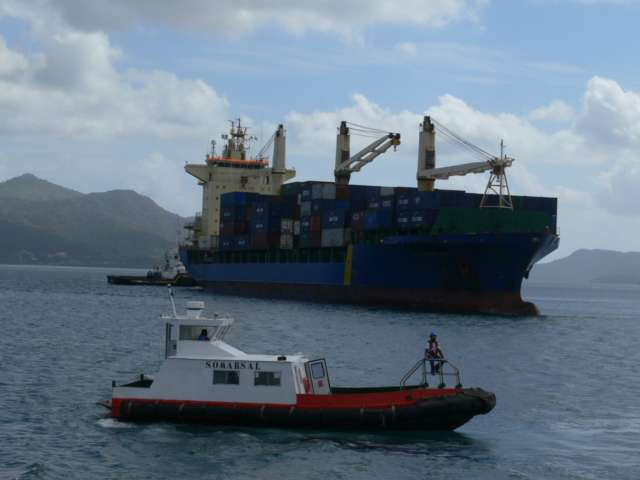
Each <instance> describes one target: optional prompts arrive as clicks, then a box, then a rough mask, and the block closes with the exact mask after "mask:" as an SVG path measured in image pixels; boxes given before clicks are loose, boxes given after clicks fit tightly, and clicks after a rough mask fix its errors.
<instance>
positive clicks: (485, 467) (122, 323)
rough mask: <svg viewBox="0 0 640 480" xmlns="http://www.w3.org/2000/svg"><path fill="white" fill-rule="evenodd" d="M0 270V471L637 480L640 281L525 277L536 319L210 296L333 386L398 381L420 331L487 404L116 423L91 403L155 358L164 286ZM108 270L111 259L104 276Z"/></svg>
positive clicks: (149, 369) (80, 273)
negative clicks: (468, 412) (314, 418)
mask: <svg viewBox="0 0 640 480" xmlns="http://www.w3.org/2000/svg"><path fill="white" fill-rule="evenodd" d="M107 273H113V271H110V272H108V271H106V270H100V269H88V268H60V267H57V268H54V267H14V266H0V312H1V313H0V322H1V323H0V325H1V327H2V328H1V330H0V360H1V365H0V478H3V479H4V478H17V479H49V478H51V479H57V478H60V479H73V478H83V479H108V478H114V479H116V478H126V479H147V478H153V479H160V478H170V479H189V478H194V479H244V478H255V479H264V478H277V479H278V480H284V479H289V478H292V479H293V478H295V479H300V478H304V479H322V480H327V479H334V478H337V479H340V478H344V479H367V480H372V479H395V478H398V479H404V478H407V479H434V478H447V479H454V478H474V479H479V478H489V479H492V480H495V479H500V478H514V479H526V478H531V479H538V478H549V479H572V478H575V479H585V478H586V479H598V480H601V479H602V478H621V479H623V478H628V479H636V478H640V400H639V396H640V395H639V394H640V382H639V375H638V371H639V370H638V369H639V365H640V353H639V351H640V348H639V347H638V341H639V340H640V321H639V320H640V319H639V318H638V317H639V313H640V287H639V286H611V285H582V286H559V285H525V288H524V296H525V297H526V298H527V299H529V300H532V301H534V302H535V303H536V304H537V305H538V306H539V307H540V309H541V311H542V313H543V315H542V316H539V317H535V318H509V317H493V316H475V315H439V314H426V313H415V312H395V311H391V310H384V309H377V308H362V307H352V306H335V305H320V304H313V303H302V302H290V301H280V300H264V299H246V298H238V297H233V296H219V295H214V294H211V293H208V292H203V291H197V290H193V289H176V302H177V305H178V308H181V307H182V306H183V304H184V302H185V301H186V300H192V299H194V300H204V301H205V302H206V310H207V312H208V313H212V312H218V313H225V314H230V315H232V316H233V317H234V318H235V321H236V323H235V324H234V327H233V328H232V329H231V331H230V333H229V334H228V336H227V340H228V341H229V343H231V344H232V345H234V346H237V347H238V348H240V349H242V350H245V351H247V352H251V353H271V354H280V353H285V354H286V353H296V352H304V353H306V354H307V355H308V356H309V357H310V358H315V357H324V358H326V359H327V363H328V366H329V369H330V375H331V382H332V384H333V385H335V386H366V385H397V384H398V382H399V381H400V378H401V377H402V376H403V374H404V373H405V372H406V371H407V370H408V369H409V368H410V367H411V366H412V365H413V364H414V363H415V362H416V360H418V359H419V358H420V357H421V355H422V353H423V349H424V344H425V342H426V339H427V336H428V335H429V333H430V332H431V331H436V332H437V333H438V338H439V340H440V342H441V346H442V348H443V350H444V352H445V354H446V356H447V357H448V358H449V359H450V360H451V361H452V362H453V363H454V364H455V365H456V366H458V367H459V368H460V369H461V371H462V383H463V384H464V386H467V387H475V386H478V387H482V388H484V389H486V390H490V391H493V392H495V393H496V396H497V405H496V408H495V409H494V410H493V411H492V412H491V413H490V414H488V415H484V416H479V417H476V418H474V419H473V420H471V421H470V422H469V423H468V424H467V425H464V426H463V427H461V428H460V429H458V430H457V431H456V432H451V433H354V432H343V433H341V432H339V433H336V432H331V431H296V430H280V429H258V428H255V429H252V428H231V427H224V428H222V427H216V426H195V425H174V424H167V423H158V424H144V425H141V424H129V423H122V422H118V421H116V420H113V419H111V418H109V417H108V415H107V411H106V410H105V409H104V408H103V407H100V406H98V405H96V402H97V401H100V400H105V399H108V398H109V397H110V393H111V380H117V381H119V382H121V381H125V380H129V379H131V378H132V377H135V376H136V375H139V374H140V373H143V372H144V373H147V374H153V373H154V372H155V371H157V369H158V367H159V365H160V364H161V362H162V360H163V353H164V344H163V333H164V327H163V322H162V320H161V319H160V318H159V315H160V314H162V313H168V312H169V310H170V305H169V301H168V295H167V289H166V288H163V287H129V286H117V285H109V284H107V282H106V274H107ZM120 273H122V272H120Z"/></svg>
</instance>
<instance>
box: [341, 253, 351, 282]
mask: <svg viewBox="0 0 640 480" xmlns="http://www.w3.org/2000/svg"><path fill="white" fill-rule="evenodd" d="M352 260H353V245H349V246H348V247H347V258H346V259H345V261H344V282H343V283H344V284H345V285H351V267H352V264H353V262H352Z"/></svg>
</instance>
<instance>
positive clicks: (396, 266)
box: [180, 233, 558, 315]
mask: <svg viewBox="0 0 640 480" xmlns="http://www.w3.org/2000/svg"><path fill="white" fill-rule="evenodd" d="M557 246H558V236H557V235H555V234H553V233H523V234H474V235H466V234H457V235H454V234H449V235H407V236H389V237H386V238H384V239H383V240H382V241H381V242H380V243H377V244H355V245H349V246H347V247H343V248H342V250H344V252H343V254H342V255H340V256H339V258H341V259H340V260H337V261H336V260H333V261H317V262H286V263H284V262H283V263H278V262H273V261H272V262H245V263H237V262H236V263H228V262H224V263H214V262H213V261H211V260H207V257H206V256H203V255H202V252H200V251H198V250H189V249H181V251H180V255H181V260H182V262H183V263H184V265H185V266H186V268H187V270H188V271H189V273H190V274H191V275H192V276H193V277H194V278H195V280H196V281H197V282H198V283H199V284H201V285H203V286H206V287H208V288H211V289H213V290H215V291H218V292H225V293H230V294H239V295H251V296H262V297H271V298H273V297H278V298H291V299H299V300H311V301H324V302H333V303H354V304H365V305H379V306H386V307H392V308H414V309H422V310H427V311H444V312H472V313H489V314H506V315H536V314H538V310H537V308H536V306H535V305H534V304H532V303H530V302H525V301H523V300H522V297H521V295H520V288H521V285H522V279H523V278H524V277H526V276H528V273H529V271H530V270H531V268H532V267H533V265H534V264H535V263H536V262H537V261H538V260H540V259H541V258H543V257H544V256H546V255H547V254H549V253H550V252H552V251H553V250H555V249H556V248H557ZM317 250H323V249H317Z"/></svg>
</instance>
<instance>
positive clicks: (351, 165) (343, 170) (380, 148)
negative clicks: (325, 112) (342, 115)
mask: <svg viewBox="0 0 640 480" xmlns="http://www.w3.org/2000/svg"><path fill="white" fill-rule="evenodd" d="M351 132H353V134H354V135H360V136H363V137H374V138H375V137H379V138H376V140H374V141H373V142H371V143H370V144H369V145H367V146H366V147H364V148H363V149H362V150H360V151H359V152H358V153H356V154H355V155H354V156H350V155H351V149H350V133H351ZM398 145H400V134H399V133H390V132H385V131H384V130H378V129H375V128H370V127H365V126H362V125H358V124H356V123H350V122H345V121H342V122H341V123H340V127H339V128H338V136H337V139H336V166H335V170H334V175H335V179H336V184H338V185H348V184H349V180H350V179H351V174H352V173H353V172H359V171H360V169H362V167H364V166H365V165H366V164H367V163H370V162H372V161H373V160H374V159H375V158H376V157H377V156H378V155H382V154H383V153H384V152H386V151H387V150H389V148H391V147H393V149H394V151H395V149H396V148H397V146H398Z"/></svg>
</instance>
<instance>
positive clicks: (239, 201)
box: [220, 192, 266, 208]
mask: <svg viewBox="0 0 640 480" xmlns="http://www.w3.org/2000/svg"><path fill="white" fill-rule="evenodd" d="M265 196H266V195H260V194H259V193H249V192H229V193H223V194H222V195H221V197H220V205H221V206H222V207H223V208H224V207H228V206H233V205H246V204H247V203H251V202H259V201H260V200H261V199H262V198H263V197H265Z"/></svg>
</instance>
